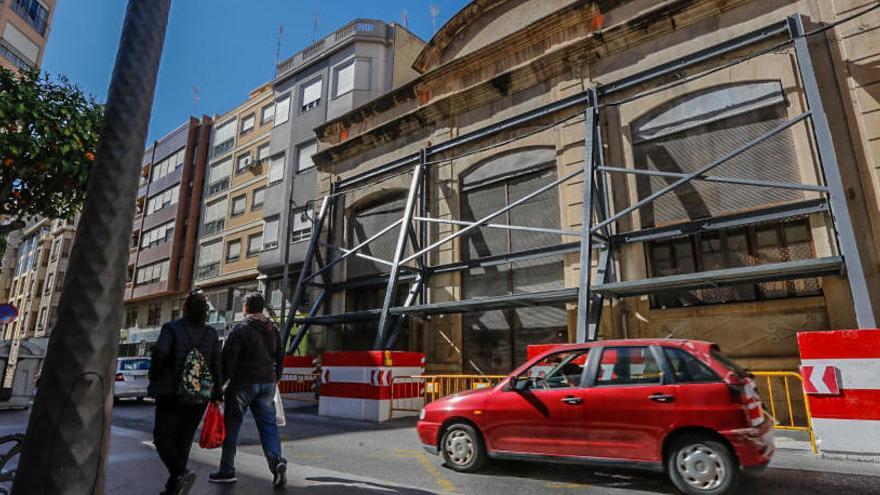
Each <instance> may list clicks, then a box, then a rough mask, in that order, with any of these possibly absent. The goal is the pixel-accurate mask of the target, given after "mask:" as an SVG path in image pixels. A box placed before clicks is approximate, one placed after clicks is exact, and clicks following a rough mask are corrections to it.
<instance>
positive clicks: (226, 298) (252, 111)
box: [194, 84, 275, 329]
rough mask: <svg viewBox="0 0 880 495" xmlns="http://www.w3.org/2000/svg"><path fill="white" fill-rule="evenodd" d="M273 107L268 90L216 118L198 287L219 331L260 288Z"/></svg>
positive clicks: (238, 316)
mask: <svg viewBox="0 0 880 495" xmlns="http://www.w3.org/2000/svg"><path fill="white" fill-rule="evenodd" d="M274 105H275V101H274V99H273V93H272V86H271V85H270V84H266V85H263V86H261V87H259V88H257V89H256V90H254V91H252V92H251V94H250V97H249V98H248V100H247V101H246V102H244V103H243V104H241V105H240V106H239V107H238V108H236V109H234V110H232V111H230V112H228V113H226V114H224V115H218V116H216V117H215V118H214V121H215V122H216V123H217V124H216V125H215V126H214V130H213V132H212V133H211V141H210V142H211V146H210V148H211V149H210V155H211V158H210V160H209V162H208V169H207V175H206V178H205V181H204V183H205V184H204V192H203V193H202V197H203V201H202V214H201V221H200V223H199V234H198V235H199V240H198V246H199V249H198V255H197V257H196V270H195V280H194V286H195V287H196V288H199V289H201V290H203V291H204V292H205V295H206V296H207V297H208V300H209V302H210V303H211V306H212V308H213V310H212V312H211V314H210V315H209V322H210V323H212V324H217V325H218V326H220V327H225V326H227V324H229V323H232V322H235V321H238V320H240V319H241V317H242V314H241V296H242V295H244V293H246V292H247V291H249V290H257V288H258V282H257V276H258V275H259V272H258V271H257V263H258V260H259V256H260V252H261V251H262V249H263V209H264V205H265V202H266V199H265V194H266V177H267V175H268V172H269V146H270V145H269V138H270V136H271V130H272V124H273V116H272V112H273V110H274ZM221 329H222V328H221Z"/></svg>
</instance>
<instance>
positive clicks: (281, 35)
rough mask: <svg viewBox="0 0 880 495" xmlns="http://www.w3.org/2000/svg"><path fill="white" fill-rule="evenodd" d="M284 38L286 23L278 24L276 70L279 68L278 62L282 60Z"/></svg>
mask: <svg viewBox="0 0 880 495" xmlns="http://www.w3.org/2000/svg"><path fill="white" fill-rule="evenodd" d="M282 39H284V24H279V25H278V39H276V40H275V67H276V69H275V70H278V69H277V67H278V62H280V61H281V40H282Z"/></svg>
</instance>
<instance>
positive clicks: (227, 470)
mask: <svg viewBox="0 0 880 495" xmlns="http://www.w3.org/2000/svg"><path fill="white" fill-rule="evenodd" d="M265 305H266V302H265V299H264V298H263V294H261V293H259V292H250V293H248V294H247V295H245V297H244V313H245V320H244V321H243V322H241V323H239V324H238V325H236V326H235V328H233V329H232V332H231V333H230V334H229V337H228V338H227V339H226V345H225V346H224V347H223V370H224V377H225V378H226V379H228V380H229V381H228V386H227V388H226V393H225V401H226V407H225V421H226V439H225V440H224V441H223V454H222V456H221V458H220V470H219V471H218V472H216V473H212V474H211V475H210V476H209V477H208V478H209V480H210V481H212V482H214V483H231V482H234V481H235V450H236V447H237V444H238V432H239V430H240V429H241V422H242V420H243V419H244V413H245V412H246V411H247V410H248V409H250V410H251V414H252V415H253V417H254V421H255V422H256V424H257V430H258V431H259V433H260V442H261V443H262V445H263V453H264V454H265V456H266V461H267V462H268V464H269V470H270V471H271V472H272V475H273V481H272V484H273V485H274V486H275V487H276V488H280V487H283V486H285V485H286V484H287V460H286V459H284V457H282V456H281V437H280V434H279V432H278V426H277V424H276V422H275V401H274V399H275V390H276V387H277V383H278V381H279V380H280V379H281V373H282V372H283V370H284V348H283V347H282V346H281V336H280V335H279V333H278V328H277V327H276V326H275V324H274V323H272V322H271V321H270V320H269V319H268V318H266V317H265V316H263V308H264V307H265Z"/></svg>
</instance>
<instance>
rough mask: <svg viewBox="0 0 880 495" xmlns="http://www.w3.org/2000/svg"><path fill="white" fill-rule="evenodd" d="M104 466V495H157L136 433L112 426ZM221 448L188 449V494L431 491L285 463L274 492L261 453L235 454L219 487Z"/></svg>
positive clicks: (150, 455)
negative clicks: (232, 472)
mask: <svg viewBox="0 0 880 495" xmlns="http://www.w3.org/2000/svg"><path fill="white" fill-rule="evenodd" d="M110 451H111V453H110V459H109V463H108V468H107V493H108V495H156V494H157V493H159V491H161V489H162V487H163V485H164V483H165V480H166V478H167V473H166V471H165V468H164V466H163V465H162V463H161V462H160V461H159V459H158V457H157V456H156V452H155V450H154V449H153V446H152V443H151V442H150V435H149V434H146V433H144V432H140V431H137V430H129V429H125V428H117V427H114V428H113V432H112V438H111V448H110ZM219 460H220V450H219V449H214V450H202V449H200V448H198V446H193V452H192V455H191V457H190V469H192V470H193V471H195V472H196V473H197V474H198V476H199V478H198V481H197V482H196V485H195V486H194V487H193V489H192V491H191V492H190V493H191V494H193V495H202V494H256V493H263V492H265V493H293V494H306V493H307V494H310V495H330V494H351V495H372V494H384V495H423V494H432V493H436V492H431V491H427V490H423V489H419V488H412V487H408V486H404V485H400V484H396V483H390V482H387V481H382V480H376V479H371V478H367V477H362V476H353V475H351V474H347V473H341V472H338V471H333V470H329V469H321V468H316V467H311V466H304V465H301V464H296V463H290V464H289V467H288V470H287V473H288V486H287V488H286V490H273V488H272V476H271V475H270V474H269V469H268V468H267V467H266V461H265V459H264V458H263V457H262V456H261V455H256V454H252V453H248V452H245V451H243V450H239V452H238V455H237V457H236V475H237V477H238V482H237V483H234V484H226V485H218V484H213V483H209V482H208V479H207V476H208V473H210V472H213V471H216V469H217V465H218V464H219Z"/></svg>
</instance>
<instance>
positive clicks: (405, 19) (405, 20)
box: [400, 7, 409, 29]
mask: <svg viewBox="0 0 880 495" xmlns="http://www.w3.org/2000/svg"><path fill="white" fill-rule="evenodd" d="M400 22H402V23H403V27H404V29H409V15H407V13H406V7H404V8H403V13H401V14H400Z"/></svg>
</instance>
